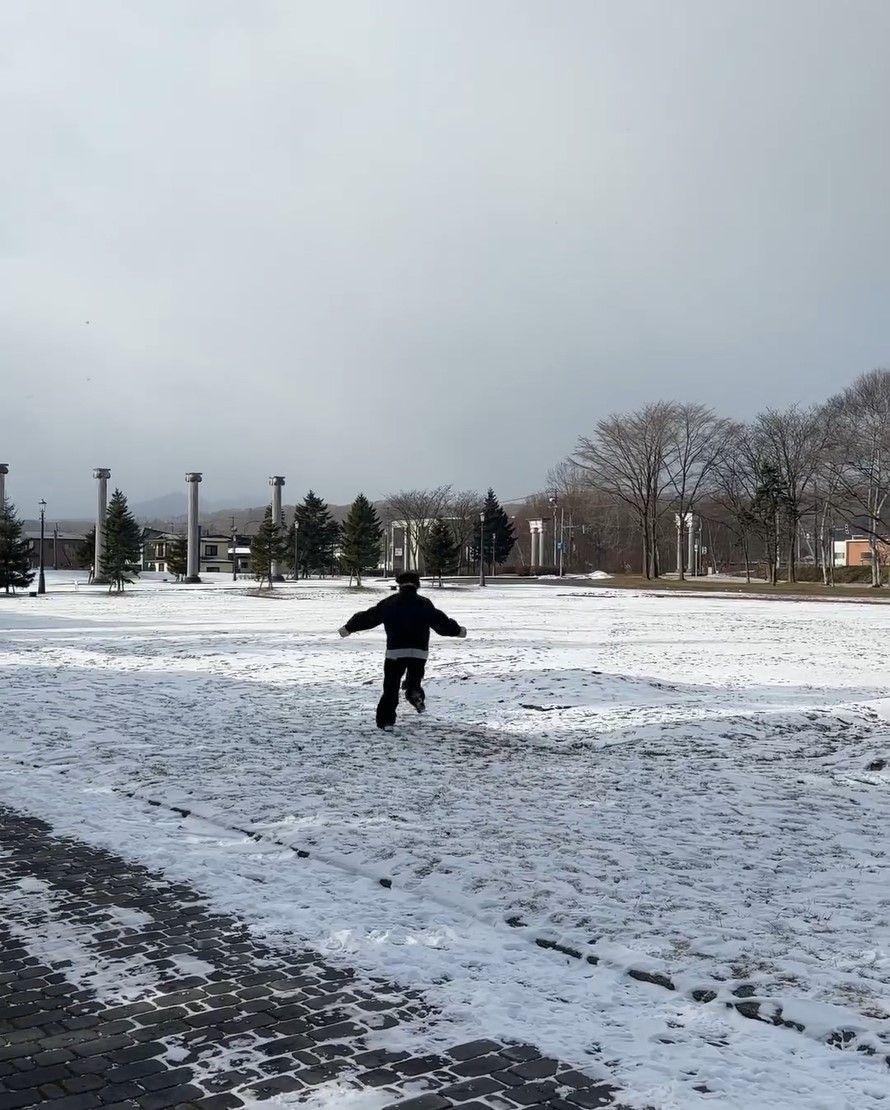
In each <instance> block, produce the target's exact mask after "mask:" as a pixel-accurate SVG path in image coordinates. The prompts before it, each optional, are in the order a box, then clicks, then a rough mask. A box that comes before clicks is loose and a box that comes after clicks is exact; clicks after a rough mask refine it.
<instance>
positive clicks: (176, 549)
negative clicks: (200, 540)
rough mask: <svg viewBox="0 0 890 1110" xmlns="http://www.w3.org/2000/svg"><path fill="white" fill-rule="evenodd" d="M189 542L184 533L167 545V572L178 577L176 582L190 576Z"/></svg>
mask: <svg viewBox="0 0 890 1110" xmlns="http://www.w3.org/2000/svg"><path fill="white" fill-rule="evenodd" d="M188 558H189V541H188V537H187V536H186V534H185V533H184V532H180V533H179V535H178V536H177V537H176V539H175V540H172V541H168V543H167V570H168V571H169V572H170V573H171V574H175V575H176V581H177V582H178V581H179V580H180V578H185V576H186V574H188Z"/></svg>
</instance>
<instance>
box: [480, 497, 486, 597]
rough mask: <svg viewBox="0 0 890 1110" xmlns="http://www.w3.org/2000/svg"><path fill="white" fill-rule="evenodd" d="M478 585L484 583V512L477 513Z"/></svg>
mask: <svg viewBox="0 0 890 1110" xmlns="http://www.w3.org/2000/svg"><path fill="white" fill-rule="evenodd" d="M479 585H480V586H484V585H485V513H484V511H483V512H481V513H480V514H479Z"/></svg>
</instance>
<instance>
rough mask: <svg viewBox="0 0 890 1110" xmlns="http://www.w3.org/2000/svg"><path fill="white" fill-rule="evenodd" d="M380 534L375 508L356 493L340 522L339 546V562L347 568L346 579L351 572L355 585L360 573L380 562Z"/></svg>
mask: <svg viewBox="0 0 890 1110" xmlns="http://www.w3.org/2000/svg"><path fill="white" fill-rule="evenodd" d="M381 535H382V530H381V527H380V518H379V517H378V516H377V510H376V509H375V508H374V506H373V505H372V504H371V502H370V501H369V500H368V499H367V497H365V495H364V494H363V493H360V494H359V495H358V497H356V499H355V501H353V503H352V505H351V507H350V509H349V513H348V515H347V517H346V520H345V521H344V522H343V532H342V540H341V549H340V562H341V563H342V564H343V567H344V569H345V570H348V571H349V577H350V579H351V578H352V576H353V575H355V581H356V585H358V586H361V584H362V572H363V571H365V570H369V569H370V568H371V567H376V566H377V564H378V563H379V562H380V551H381Z"/></svg>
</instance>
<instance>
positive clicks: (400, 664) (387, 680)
mask: <svg viewBox="0 0 890 1110" xmlns="http://www.w3.org/2000/svg"><path fill="white" fill-rule="evenodd" d="M425 669H426V660H425V659H387V660H386V661H385V662H384V664H383V696H382V697H381V699H380V701H379V703H378V705H377V727H378V728H383V726H384V725H394V724H395V723H396V706H397V705H398V704H399V686H400V685H401V682H402V675H404V676H405V690H406V692H408V693H411V692H415V691H419V692H420V694H421V696H422V695H423V686H422V685H421V683H422V682H423V672H424V670H425Z"/></svg>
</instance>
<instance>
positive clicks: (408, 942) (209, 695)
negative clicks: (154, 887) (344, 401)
mask: <svg viewBox="0 0 890 1110" xmlns="http://www.w3.org/2000/svg"><path fill="white" fill-rule="evenodd" d="M222 586H223V584H222V583H219V584H216V583H214V587H215V588H211V589H188V588H185V589H183V588H179V589H177V588H174V587H171V586H163V585H162V584H154V583H152V584H147V585H145V586H143V587H140V588H139V589H138V590H136V591H134V592H133V593H132V594H130V595H127V596H125V597H123V598H114V597H108V596H107V595H106V594H105V593H104V592H102V591H91V590H82V589H81V590H78V591H77V592H76V593H75V592H74V591H69V592H66V593H58V594H52V593H51V594H50V595H48V597H47V598H46V599H45V600H41V601H35V600H33V599H27V598H23V599H18V600H16V601H13V602H11V603H4V604H3V605H2V606H0V665H2V667H3V674H4V678H5V681H4V687H3V690H2V691H0V709H2V725H0V752H2V753H3V754H4V755H5V757H6V758H5V760H4V764H3V771H4V773H3V775H2V776H0V798H2V799H3V800H5V801H7V802H8V803H9V804H12V805H19V806H21V807H26V808H28V809H29V810H31V811H32V812H35V813H37V814H39V815H41V816H44V817H46V818H47V819H51V820H53V821H54V823H55V824H56V825H57V826H58V827H59V828H60V829H63V830H64V831H70V832H73V833H76V834H77V835H79V836H82V837H84V838H86V839H91V840H94V841H95V842H98V843H103V844H105V845H107V846H110V847H113V848H115V849H116V850H118V851H121V852H123V853H125V854H128V855H131V856H133V857H134V858H138V859H140V860H142V861H144V862H148V863H149V864H151V865H153V866H160V867H163V868H164V869H165V870H167V871H170V872H171V873H175V874H176V876H177V877H179V878H183V877H184V878H188V879H189V880H190V881H192V882H194V883H195V884H197V885H198V886H199V887H201V888H202V889H204V890H205V891H206V892H207V893H208V894H209V895H210V896H212V897H214V898H215V899H218V900H219V901H220V902H221V903H223V904H225V906H226V908H228V909H236V910H238V911H239V912H242V913H246V914H247V915H249V916H250V917H251V918H252V919H254V920H255V921H256V923H257V927H258V928H261V929H262V930H263V931H265V932H267V933H270V934H273V935H275V936H276V937H278V938H279V939H280V940H281V941H282V942H283V943H304V942H308V943H310V944H312V945H314V946H316V947H319V948H321V949H322V950H324V951H325V952H326V953H327V954H328V955H329V956H330V955H334V956H336V955H338V954H339V955H340V956H342V958H343V959H345V960H348V961H349V962H351V963H353V964H356V965H359V966H363V967H365V968H367V969H368V970H369V972H373V971H377V972H380V973H381V974H385V975H387V976H390V977H396V978H399V979H401V980H402V981H404V982H407V983H410V984H412V985H417V986H422V987H424V988H425V989H427V990H428V991H429V992H430V995H431V997H432V999H433V1001H435V1002H436V1003H437V1004H438V1005H439V1006H440V1007H441V1010H442V1016H441V1018H440V1019H439V1020H438V1022H437V1023H436V1024H435V1025H434V1026H430V1027H428V1028H418V1030H416V1031H415V1035H416V1037H417V1038H419V1039H420V1041H422V1042H424V1043H426V1042H429V1043H440V1044H441V1043H445V1041H446V1040H448V1039H449V1038H450V1039H451V1041H452V1043H453V1041H454V1039H455V1037H457V1039H460V1038H461V1037H463V1036H464V1034H467V1035H489V1036H490V1035H505V1036H516V1037H519V1038H523V1039H527V1040H531V1041H534V1042H535V1043H538V1044H540V1045H541V1046H542V1047H543V1048H545V1049H546V1050H547V1051H549V1052H553V1053H556V1054H558V1055H560V1056H562V1057H563V1058H566V1059H571V1060H573V1061H575V1062H578V1063H584V1062H586V1063H588V1064H591V1063H593V1064H594V1065H599V1066H601V1067H602V1068H603V1069H604V1071H608V1072H609V1074H611V1075H613V1076H614V1077H615V1079H616V1081H617V1082H619V1083H621V1084H623V1085H624V1086H625V1088H626V1089H627V1090H629V1091H630V1093H631V1095H632V1096H634V1097H635V1098H636V1099H638V1100H639V1101H640V1104H641V1105H643V1104H645V1103H646V1102H648V1104H649V1105H655V1106H659V1107H661V1106H664V1107H668V1106H678V1107H679V1106H683V1107H685V1106H694V1105H697V1104H698V1103H699V1102H701V1104H702V1105H704V1104H705V1103H706V1102H707V1101H709V1100H711V1101H713V1099H714V1098H718V1102H719V1105H721V1106H735V1105H738V1106H743V1105H744V1106H752V1105H753V1106H756V1105H763V1106H778V1105H781V1106H789V1107H791V1106H801V1107H803V1106H808V1107H810V1106H825V1107H835V1106H847V1105H849V1106H851V1107H852V1106H857V1107H858V1106H869V1105H875V1106H878V1105H885V1103H884V1101H883V1097H882V1096H883V1095H885V1094H887V1093H888V1083H887V1072H886V1069H882V1068H881V1065H880V1064H879V1062H878V1060H877V1058H869V1057H866V1056H864V1055H862V1054H860V1053H856V1052H840V1051H837V1050H835V1049H831V1048H828V1047H826V1046H825V1045H823V1044H821V1043H820V1042H819V1040H818V1038H819V1037H820V1036H824V1035H825V1034H827V1033H828V1031H830V1030H832V1029H836V1028H845V1029H849V1030H851V1031H852V1032H853V1034H854V1035H855V1037H856V1038H857V1039H858V1043H860V1044H862V1045H863V1046H867V1047H871V1048H874V1049H875V1050H881V1049H882V1048H883V1049H884V1050H885V1051H886V1050H887V1048H888V1047H890V988H888V980H890V925H888V920H890V884H888V881H887V880H888V867H887V854H886V853H887V850H888V847H890V834H888V829H890V820H888V819H890V799H888V790H887V787H888V783H890V777H888V772H887V770H886V769H884V770H880V769H876V770H868V768H869V767H870V766H872V765H877V764H878V763H879V762H880V760H881V759H882V758H884V757H887V756H888V755H890V752H888V748H890V742H888V735H890V726H888V717H890V712H888V706H890V701H888V699H887V690H886V686H885V685H884V683H885V682H886V676H887V674H888V673H890V669H888V663H890V659H888V655H890V637H888V625H890V610H887V609H885V608H884V607H882V606H869V605H865V604H843V605H840V604H838V605H826V604H816V603H797V602H791V601H781V602H769V603H765V602H760V601H750V600H739V599H732V600H724V599H704V598H695V599H688V598H679V597H670V598H661V597H660V598H654V597H651V596H646V595H642V594H632V593H626V592H617V591H616V592H615V593H611V592H608V591H604V590H597V591H592V590H588V589H584V588H583V587H578V588H573V587H563V586H561V585H548V586H535V585H522V586H512V587H508V586H502V587H497V586H495V587H493V588H491V589H489V590H488V591H486V592H484V593H483V592H482V591H476V590H463V589H447V590H445V591H442V592H441V593H440V592H439V591H437V590H432V591H430V593H431V596H433V598H434V600H436V601H437V603H439V604H441V606H442V607H443V608H445V609H446V610H447V611H448V612H449V613H451V614H452V615H454V616H455V617H456V618H457V619H458V620H460V622H461V623H462V624H466V625H468V627H469V628H470V636H471V638H470V639H469V640H467V641H465V642H460V643H455V642H453V641H437V642H435V643H434V645H433V655H432V659H431V662H430V665H429V668H428V681H427V695H428V704H429V706H430V712H429V713H428V715H427V716H426V717H425V718H417V717H415V716H414V715H413V712H412V711H411V710H410V709H408V708H407V707H404V709H403V710H402V711H401V713H400V724H399V726H398V727H397V731H396V732H395V733H393V734H392V735H381V734H379V733H377V731H376V729H374V728H373V706H374V703H375V701H376V697H377V693H378V689H377V688H378V684H379V675H380V667H381V645H382V637H381V636H380V635H379V634H375V633H370V634H366V635H364V636H362V637H354V638H351V639H350V640H348V641H345V642H343V641H340V639H339V637H337V635H336V628H337V627H338V626H339V625H340V624H341V623H342V621H343V619H344V617H345V616H348V615H349V613H350V612H351V611H352V610H353V609H354V608H357V607H359V606H364V605H366V604H370V603H371V602H372V601H373V600H374V599H375V596H376V595H375V594H374V593H373V592H371V591H368V592H365V593H363V594H361V595H357V594H355V593H354V592H350V591H347V590H345V589H343V588H342V587H340V586H338V585H336V584H324V583H322V584H316V583H313V584H309V585H306V586H304V585H302V584H301V585H299V586H297V587H294V586H290V587H287V588H286V589H282V590H280V591H276V592H275V594H273V597H272V598H257V597H254V596H249V594H248V593H247V592H246V591H242V590H231V589H224V588H222ZM126 793H136V794H137V795H139V796H141V797H144V798H152V799H154V800H157V801H161V802H163V803H164V804H165V805H168V806H170V805H173V806H181V807H182V808H184V809H187V810H188V811H190V812H191V813H193V814H195V815H201V816H202V817H203V818H204V820H200V819H198V817H192V818H188V819H186V820H183V819H182V817H181V816H178V815H177V814H175V813H172V812H170V811H169V810H164V809H160V808H154V809H149V808H148V807H146V806H143V805H141V804H140V803H139V802H138V801H134V800H132V799H129V798H127V797H126V796H125V795H126ZM234 828H241V829H250V830H251V831H252V832H256V833H260V834H261V835H262V836H263V838H264V839H263V840H262V841H260V842H256V841H253V840H249V839H248V838H246V837H245V836H244V835H243V834H239V833H237V832H233V831H232V830H233V829H234ZM283 844H287V845H292V846H293V847H294V848H297V849H298V850H300V851H304V852H308V853H309V856H310V858H309V859H299V858H297V857H296V856H295V855H294V853H292V852H289V851H287V850H285V849H283V848H282V845H283ZM380 879H385V880H389V881H390V882H391V883H392V889H391V890H384V889H383V888H382V887H381V886H380V885H379V882H378V880H380ZM48 912H49V911H48ZM50 917H51V913H50ZM507 921H510V922H512V925H507V924H506V922H507ZM536 937H546V938H549V939H550V940H554V941H557V942H559V943H561V944H565V945H568V946H570V947H572V948H574V949H577V950H578V951H579V952H582V953H583V954H588V953H589V954H592V955H595V956H597V957H599V959H600V960H601V963H600V964H599V965H598V966H596V967H593V966H591V965H589V964H586V963H584V962H579V961H576V960H570V959H566V958H565V957H562V956H560V955H558V954H556V953H553V952H544V951H542V950H540V949H539V948H536V947H535V946H534V939H535V938H536ZM628 967H637V968H648V969H651V970H656V971H663V972H665V973H667V974H669V975H670V976H671V978H672V979H673V980H674V981H675V982H676V984H677V986H678V987H679V988H680V989H679V990H678V991H677V992H676V993H673V994H672V993H670V992H668V991H665V990H664V989H662V988H658V987H654V986H649V985H648V984H641V983H635V982H633V981H632V980H630V979H628V978H627V976H626V975H625V974H623V972H624V971H625V970H626V969H627V968H628ZM696 988H700V989H704V988H707V989H713V990H715V991H716V992H717V993H718V995H719V999H718V1001H717V1002H716V1003H711V1004H710V1005H707V1006H703V1005H700V1004H697V1003H695V1002H693V1001H691V998H690V993H691V991H692V990H694V989H696ZM739 988H741V989H742V990H743V991H744V993H746V994H751V995H752V996H753V997H754V998H757V999H763V1000H765V1001H766V1002H769V1003H772V1004H778V1005H781V1006H782V1008H783V1013H784V1016H785V1017H786V1018H789V1019H791V1020H795V1021H799V1022H801V1023H802V1024H804V1025H806V1026H807V1035H801V1034H800V1033H796V1032H794V1031H791V1030H786V1029H773V1028H771V1027H767V1026H764V1025H761V1024H758V1023H755V1022H752V1021H746V1020H745V1019H743V1018H742V1017H741V1016H740V1015H738V1014H736V1013H734V1012H732V1011H730V1010H728V1009H727V1008H726V1007H725V1006H723V1005H722V1003H721V1001H720V999H722V998H724V997H725V998H735V995H733V994H732V992H733V991H734V990H738V989H739ZM697 1087H702V1088H704V1089H703V1090H696V1088H697ZM758 1098H760V1099H761V1101H759V1102H758V1101H757V1099H758ZM888 1104H890V1103H888Z"/></svg>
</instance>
